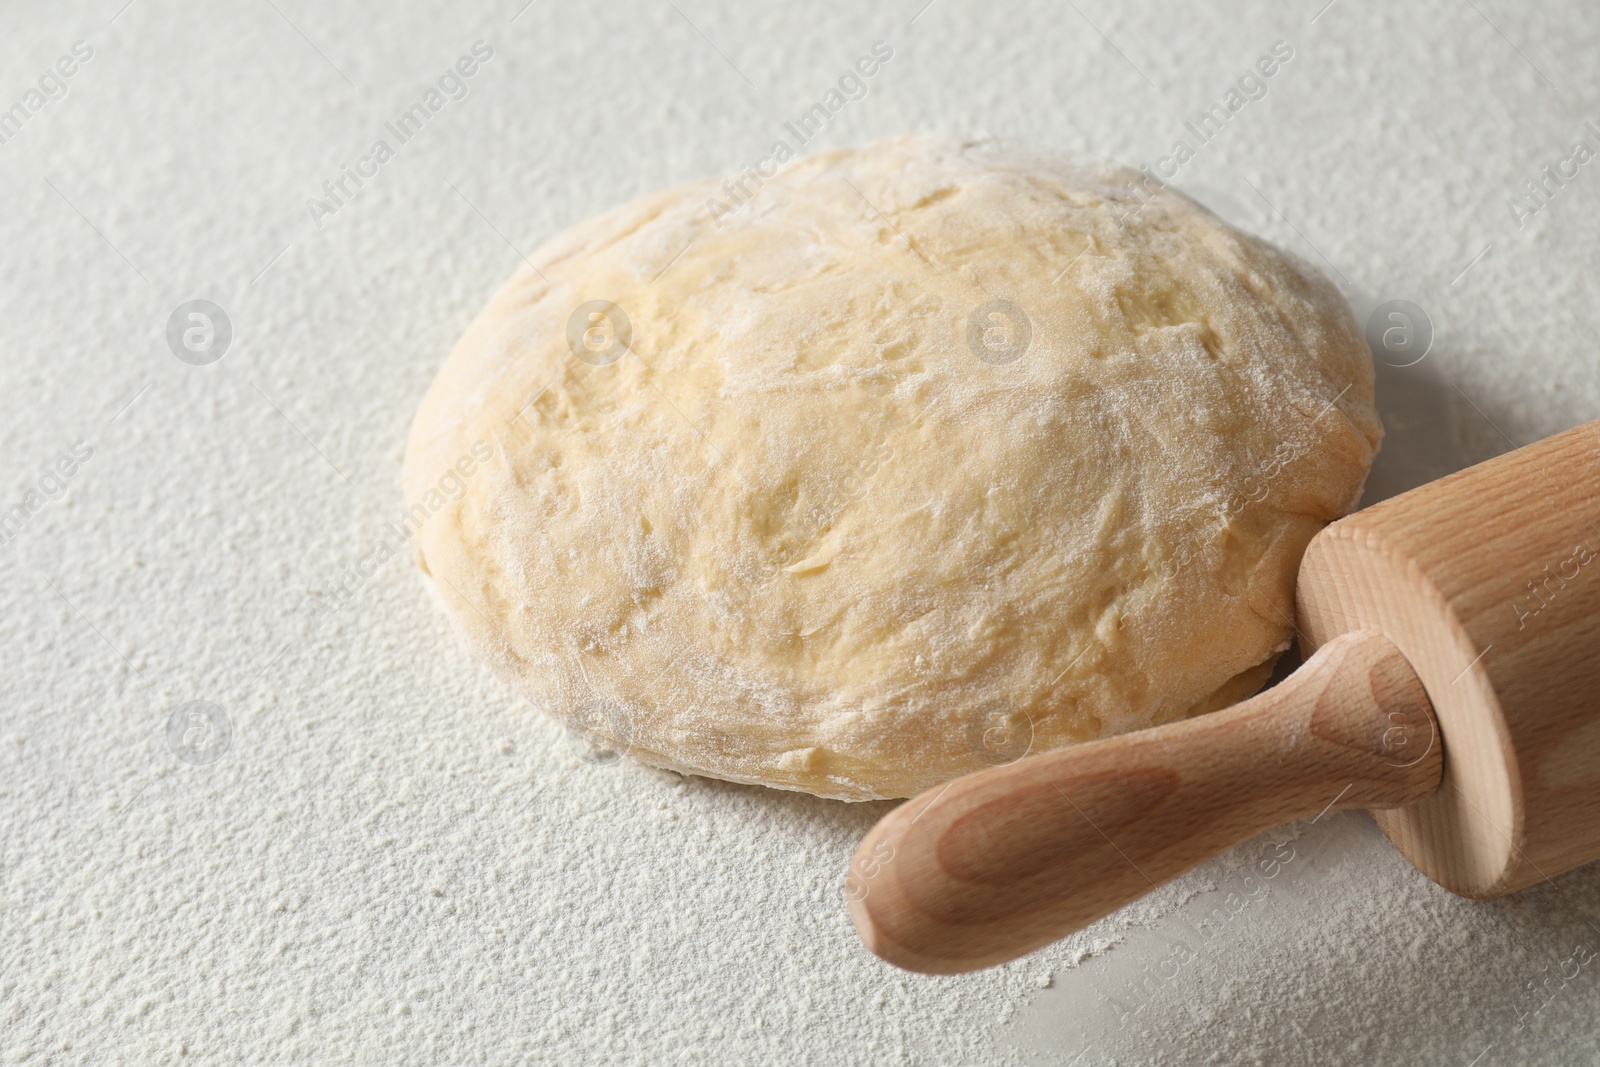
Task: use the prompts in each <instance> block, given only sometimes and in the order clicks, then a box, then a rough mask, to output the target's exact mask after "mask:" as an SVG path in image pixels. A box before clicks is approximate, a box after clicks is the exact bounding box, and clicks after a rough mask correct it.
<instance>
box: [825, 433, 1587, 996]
mask: <svg viewBox="0 0 1600 1067" xmlns="http://www.w3.org/2000/svg"><path fill="white" fill-rule="evenodd" d="M1597 489H1600V422H1592V423H1589V424H1587V425H1584V426H1580V427H1577V428H1576V429H1573V430H1569V431H1567V432H1566V433H1563V434H1559V435H1557V436H1555V437H1552V438H1550V439H1548V440H1545V441H1541V442H1539V443H1537V444H1534V445H1529V446H1528V447H1526V448H1521V449H1518V450H1516V451H1514V452H1511V453H1507V454H1506V455H1503V456H1499V457H1497V458H1495V459H1492V460H1490V461H1488V462H1487V463H1482V464H1479V465H1478V466H1476V467H1472V468H1470V469H1468V470H1464V471H1460V472H1458V473H1456V474H1453V475H1450V476H1449V477H1447V478H1443V479H1440V480H1439V481H1437V482H1433V483H1431V484H1429V485H1424V486H1422V487H1420V488H1417V489H1413V490H1411V491H1410V492H1408V493H1405V494H1403V495H1401V496H1398V497H1394V498H1393V499H1390V500H1387V501H1384V502H1383V503H1381V504H1378V505H1375V506H1374V507H1371V508H1368V509H1367V510H1365V511H1361V512H1358V513H1356V514H1354V515H1351V516H1349V517H1347V518H1345V519H1342V520H1340V521H1339V522H1336V523H1334V524H1333V525H1331V526H1329V527H1327V528H1326V529H1325V530H1323V531H1322V533H1320V534H1319V535H1318V536H1317V537H1316V538H1315V539H1314V540H1313V541H1312V542H1311V545H1310V546H1309V547H1308V548H1307V550H1306V554H1305V557H1304V559H1303V561H1302V563H1301V566H1300V575H1299V584H1298V588H1297V593H1296V600H1297V608H1298V614H1299V631H1300V640H1301V644H1302V647H1303V648H1305V649H1306V650H1307V651H1309V650H1311V649H1316V650H1317V651H1316V654H1315V655H1312V656H1311V657H1310V659H1309V660H1307V662H1306V663H1305V665H1304V666H1302V667H1301V668H1300V670H1298V671H1296V672H1295V674H1294V675H1293V676H1291V677H1290V678H1289V679H1288V680H1287V681H1285V682H1283V683H1282V684H1281V685H1278V686H1277V687H1275V688H1273V689H1270V690H1268V691H1266V692H1264V693H1262V694H1260V695H1258V696H1256V697H1255V698H1253V699H1251V700H1247V701H1245V702H1244V703H1242V704H1237V705H1235V706H1233V707H1231V708H1228V709H1225V710H1223V711H1218V712H1214V713H1212V714H1209V715H1204V716H1201V717H1199V718H1195V719H1189V720H1185V721H1183V722H1177V723H1172V724H1170V725H1166V726H1159V727H1155V728H1152V729H1149V730H1141V731H1138V732H1135V733H1131V734H1125V735H1123V736H1120V737H1112V738H1107V739H1105V740H1101V741H1094V742H1089V743H1086V744H1080V745H1076V746H1073V747H1071V748H1067V749H1062V750H1060V751H1056V752H1050V753H1046V754H1043V755H1038V756H1030V757H1026V758H1024V759H1021V760H1018V761H1017V762H1015V763H1011V764H1007V765H1005V766H1001V767H994V768H990V769H988V770H984V771H980V772H977V773H975V774H970V775H967V776H965V777H962V778H958V779H956V780H955V781H953V782H950V783H948V784H946V785H944V786H941V787H939V788H937V789H932V790H929V791H928V792H926V793H923V794H922V795H920V796H918V797H915V798H913V799H912V800H910V801H908V802H907V803H905V804H904V805H902V806H901V807H899V808H897V809H895V810H894V811H893V812H891V813H890V814H889V815H888V816H886V817H885V818H884V819H883V820H882V821H881V822H879V823H878V825H877V826H875V827H874V828H873V829H872V831H871V832H870V833H869V834H868V835H867V837H866V839H865V840H864V841H862V843H861V847H860V848H859V849H858V850H857V852H856V856H855V859H854V860H853V861H852V863H851V867H850V872H849V876H848V877H847V879H846V884H845V888H846V895H847V897H848V899H849V901H850V913H851V918H852V919H853V920H854V922H855V925H856V929H857V930H858V931H860V934H861V937H862V939H863V940H864V941H865V942H866V944H867V947H868V948H870V949H871V950H872V951H873V952H875V953H877V954H878V955H879V956H882V957H883V958H884V959H886V960H888V961H889V962H891V963H895V964H898V965H899V966H901V967H905V968H908V969H910V970H915V971H924V972H928V973H934V974H951V973H957V972H961V971H970V970H975V969H977V968H980V967H988V966H992V965H994V964H998V963H1003V962H1005V961H1007V960H1011V959H1015V958H1016V957H1018V956H1021V955H1023V954H1025V953H1028V952H1031V951H1033V950H1035V949H1037V948H1040V947H1042V946H1044V945H1047V944H1049V943H1050V942H1052V941H1055V940H1057V939H1059V938H1062V937H1065V936H1066V935H1067V934H1070V933H1072V932H1074V931H1076V930H1080V929H1082V928H1083V927H1085V926H1087V925H1088V924H1089V923H1091V922H1094V921H1095V920H1096V919H1099V918H1102V917H1104V916H1106V915H1108V914H1110V913H1111V912H1113V911H1115V910H1117V909H1118V908H1120V907H1122V906H1123V905H1125V904H1127V903H1129V902H1130V901H1133V900H1135V899H1137V898H1138V897H1140V896H1142V895H1143V894H1145V893H1148V892H1150V891H1151V890H1152V889H1154V888H1155V887H1156V886H1158V885H1160V884H1161V883H1162V882H1165V881H1167V880H1169V879H1171V878H1174V877H1176V876H1178V875H1179V874H1182V873H1183V872H1184V871H1186V870H1189V869H1190V868H1192V867H1194V866H1196V865H1197V864H1199V863H1202V862H1204V861H1205V860H1207V859H1209V858H1211V857H1213V856H1215V855H1217V854H1219V853H1221V852H1223V851H1225V850H1226V849H1228V848H1230V847H1232V846H1234V845H1236V844H1238V843H1240V842H1241V841H1244V840H1247V839H1248V838H1250V837H1252V836H1254V835H1256V834H1258V833H1261V832H1263V831H1265V830H1269V829H1271V828H1273V827H1275V826H1278V825H1280V824H1282V823H1285V822H1289V821H1292V820H1295V819H1301V818H1309V817H1316V816H1318V815H1319V814H1320V813H1322V812H1326V811H1334V810H1339V809H1341V808H1351V807H1362V808H1372V809H1377V810H1375V811H1374V817H1375V818H1376V819H1377V822H1378V825H1379V826H1380V827H1382V829H1383V831H1384V833H1385V834H1387V835H1388V836H1389V839H1390V840H1391V841H1392V842H1393V843H1394V844H1395V845H1396V847H1398V848H1399V849H1400V851H1401V852H1402V853H1404V855H1405V856H1406V857H1407V858H1408V859H1409V860H1411V862H1412V863H1414V864H1416V865H1417V867H1419V868H1420V869H1421V870H1422V871H1423V872H1424V873H1426V874H1427V875H1428V876H1429V877H1430V878H1432V879H1434V880H1435V881H1437V882H1438V883H1440V884H1441V885H1443V886H1444V887H1445V888H1447V889H1449V890H1451V891H1453V892H1456V893H1460V894H1462V895H1465V896H1471V897H1481V898H1489V897H1498V896H1502V895H1504V894H1506V893H1510V892H1513V891H1515V890H1517V889H1521V888H1523V887H1525V886H1528V885H1532V884H1533V883H1535V882H1541V881H1544V880H1545V879H1547V878H1551V877H1554V876H1555V875H1557V874H1560V873H1562V872H1564V871H1568V870H1571V869H1572V868H1574V867H1577V866H1579V865H1581V864H1584V863H1588V862H1591V861H1593V860H1596V859H1600V500H1597V499H1596V490H1597Z"/></svg>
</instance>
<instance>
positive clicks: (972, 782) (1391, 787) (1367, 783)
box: [846, 632, 1441, 974]
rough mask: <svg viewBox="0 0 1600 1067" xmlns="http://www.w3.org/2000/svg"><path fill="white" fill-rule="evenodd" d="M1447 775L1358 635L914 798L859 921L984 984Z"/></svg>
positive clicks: (851, 884) (867, 883)
mask: <svg viewBox="0 0 1600 1067" xmlns="http://www.w3.org/2000/svg"><path fill="white" fill-rule="evenodd" d="M1440 771H1441V758H1440V750H1439V745H1438V743H1437V737H1436V731H1435V728H1434V722H1433V716H1432V714H1431V712H1430V710H1429V707H1428V701H1427V698H1426V696H1425V695H1424V692H1423V689H1422V686H1421V685H1420V684H1419V682H1418V680H1417V677H1416V675H1415V674H1414V673H1413V672H1412V670H1411V668H1410V667H1409V666H1408V665H1407V663H1406V661H1405V659H1404V657H1403V656H1402V655H1401V654H1400V653H1399V651H1398V650H1397V649H1396V648H1395V647H1394V646H1393V645H1392V644H1391V643H1390V642H1389V641H1387V640H1386V639H1385V638H1383V637H1381V636H1379V635H1377V634H1373V633H1364V632H1357V633H1350V634H1346V635H1344V636H1342V637H1339V638H1337V639H1334V640H1332V641H1330V642H1328V644H1327V645H1326V646H1325V647H1323V648H1322V649H1321V651H1319V652H1318V653H1317V654H1316V655H1315V656H1314V657H1312V659H1311V660H1310V661H1309V662H1307V663H1306V665H1305V666H1304V667H1302V668H1301V669H1300V670H1299V671H1297V672H1296V673H1295V674H1294V676H1293V677H1291V678H1290V679H1289V680H1288V681H1286V682H1284V683H1283V684H1282V685H1279V686H1278V687H1276V688H1274V689H1272V690H1269V691H1268V692H1266V693H1263V694H1261V695H1259V696H1257V697H1255V698H1253V699H1251V700H1248V701H1246V702H1244V703H1242V704H1239V705H1236V706H1234V707H1232V708H1229V709H1226V710H1224V711H1219V712H1215V713H1213V714H1210V715H1206V716H1202V717H1200V718H1196V719H1190V720H1187V721H1184V722H1179V723H1173V724H1170V725H1167V726H1162V727H1157V728H1154V729H1150V730H1143V731H1139V732H1137V733H1133V734H1126V735H1123V736H1121V737H1113V738H1108V739H1105V740H1101V741H1095V742H1090V743H1088V744H1083V745H1077V746H1074V747H1072V748H1067V749H1063V750H1060V751H1057V752H1051V753H1047V754H1044V755H1040V756H1034V757H1030V758H1028V759H1024V760H1020V761H1018V762H1016V763H1013V764H1009V765H1007V766H1003V767H996V768H992V769H990V770H986V771H981V772H978V773H976V774H970V775H967V776H965V777H963V778H959V779H957V780H955V781H954V782H951V783H949V784H947V785H945V786H943V787H941V788H939V789H935V790H930V791H929V792H927V793H924V794H922V795H921V796H918V797H916V798H914V799H912V800H910V801H908V802H907V803H906V804H904V805H902V806H901V807H899V808H897V809H896V810H895V811H894V812H892V813H891V814H890V815H889V816H887V817H886V818H885V819H883V820H882V821H881V822H880V823H879V824H878V825H877V826H876V827H875V828H874V829H873V830H872V832H871V833H870V834H868V836H867V837H866V839H865V840H864V841H863V842H862V843H861V847H860V849H859V850H858V851H857V853H856V858H855V860H854V862H853V863H852V866H851V872H850V877H849V879H848V880H847V883H846V891H847V894H848V896H849V898H850V910H851V917H852V919H853V920H854V922H855V924H856V928H857V930H859V931H860V933H861V936H862V938H863V939H864V940H865V942H866V944H867V946H868V947H869V948H871V949H872V951H873V952H876V953H877V954H878V955H880V956H882V957H883V958H884V959H886V960H888V961H890V962H891V963H895V964H898V965H900V966H902V967H906V968H909V969H911V970H916V971H925V972H929V973H939V974H947V973H954V972H960V971H968V970H974V969H976V968H979V967H986V966H990V965H993V964H997V963H1002V962H1005V961H1006V960H1010V959H1014V958H1016V957H1017V956H1020V955H1023V954H1024V953H1027V952H1031V951H1033V950H1034V949H1036V948H1039V947H1041V946H1043V945H1046V944H1048V943H1050V942H1051V941H1054V940H1056V939H1058V938H1061V937H1064V936H1066V935H1067V934H1069V933H1071V932H1073V931H1074V930H1078V929H1081V928H1082V927H1084V926H1086V925H1088V924H1089V923H1091V922H1093V921H1094V920H1096V919H1099V918H1101V917H1103V916H1105V915H1107V914H1110V913H1111V912H1112V911H1115V910H1116V909H1117V908H1119V907H1121V906H1123V905H1124V904H1126V903H1128V902H1130V901H1132V900H1134V899H1136V898H1138V897H1140V896H1142V895H1143V894H1145V893H1148V892H1149V891H1150V890H1151V889H1153V888H1155V886H1157V885H1159V884H1160V883H1161V882H1164V881H1166V880H1168V879H1170V878H1173V877H1176V876H1177V875H1178V874H1181V873H1182V872H1183V871H1186V870H1188V869H1189V868H1191V867H1194V866H1195V865H1196V864H1199V863H1201V862H1203V861H1205V860H1207V859H1209V858H1210V857H1212V856H1215V855H1217V854H1218V853H1220V852H1222V851H1224V850H1226V849H1228V848H1230V847H1232V846H1233V845H1236V844H1238V843H1239V842H1241V841H1244V840H1246V839H1247V838H1250V837H1252V836H1254V835H1255V834H1258V833H1261V832H1262V831H1265V830H1268V829H1271V828H1272V827H1274V826H1278V825H1280V824H1282V823H1284V822H1288V821H1290V820H1292V819H1298V818H1304V817H1313V816H1317V815H1319V813H1321V812H1324V811H1329V810H1336V809H1339V808H1349V807H1389V806H1396V805H1405V804H1410V803H1413V802H1415V801H1417V800H1419V799H1421V798H1423V797H1425V796H1427V795H1429V794H1430V793H1432V792H1433V791H1434V789H1435V788H1437V786H1438V784H1439V779H1440Z"/></svg>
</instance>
